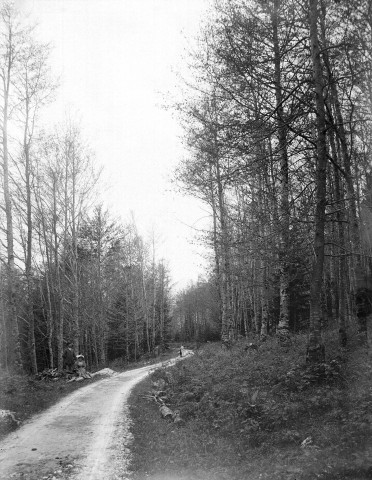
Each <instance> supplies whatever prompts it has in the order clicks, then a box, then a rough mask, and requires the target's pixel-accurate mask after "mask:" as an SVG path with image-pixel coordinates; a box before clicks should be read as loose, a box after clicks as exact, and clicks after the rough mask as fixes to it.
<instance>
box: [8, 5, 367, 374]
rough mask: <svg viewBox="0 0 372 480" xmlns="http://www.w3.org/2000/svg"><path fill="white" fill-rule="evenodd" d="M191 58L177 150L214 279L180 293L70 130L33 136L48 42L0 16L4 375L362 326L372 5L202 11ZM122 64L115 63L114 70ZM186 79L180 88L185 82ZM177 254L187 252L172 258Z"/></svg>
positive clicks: (44, 99) (22, 23) (315, 347)
mask: <svg viewBox="0 0 372 480" xmlns="http://www.w3.org/2000/svg"><path fill="white" fill-rule="evenodd" d="M212 4H213V6H212V7H211V10H210V14H209V16H208V19H207V20H205V22H204V24H203V26H202V29H201V31H200V35H199V39H198V43H197V47H196V48H195V50H194V51H192V52H190V55H189V64H190V66H189V74H188V75H186V79H185V78H184V79H183V80H182V85H183V87H182V100H177V101H176V102H175V104H174V105H173V107H174V108H175V110H176V112H177V115H178V117H179V120H180V122H181V124H182V125H183V127H184V132H185V135H184V143H185V146H186V149H187V152H188V153H187V155H186V157H185V158H184V159H183V160H182V161H181V162H180V164H179V166H178V168H177V171H176V174H175V177H176V181H177V183H178V185H179V186H180V187H181V188H182V190H184V191H185V192H186V193H187V194H189V195H193V196H195V197H197V198H198V199H200V200H201V201H202V202H203V203H204V205H205V207H206V208H208V210H209V212H210V215H211V219H212V221H211V228H210V230H209V231H203V232H201V233H200V235H199V241H200V242H202V243H203V244H204V245H207V246H208V247H209V248H210V252H211V262H210V263H211V268H210V272H209V274H208V275H206V276H207V278H206V279H200V281H198V282H197V283H196V284H192V285H190V286H189V287H188V288H186V289H185V290H184V291H181V292H179V293H178V294H177V295H174V294H172V292H171V280H170V277H169V272H168V269H167V265H166V262H165V261H164V260H161V261H159V260H158V259H157V255H156V242H155V241H154V240H150V241H146V240H145V239H144V238H142V237H141V235H139V233H138V232H137V229H136V225H135V222H134V221H133V220H131V221H128V222H126V223H124V224H123V223H122V222H121V221H118V220H115V219H114V218H112V216H111V215H110V212H108V211H107V210H105V208H104V207H103V205H102V203H100V202H99V201H97V199H98V198H99V195H98V194H97V192H98V191H99V182H100V180H99V167H98V166H97V165H96V163H95V161H94V155H93V154H92V152H91V150H90V148H89V145H87V144H86V142H85V141H84V138H83V136H82V134H81V132H80V130H79V128H78V127H77V125H76V124H74V122H72V121H68V122H66V123H65V124H64V125H58V126H55V127H53V128H51V129H49V130H46V129H45V128H41V124H39V118H40V116H41V113H42V111H43V109H45V108H47V106H48V104H50V103H51V102H53V97H54V93H55V90H56V89H57V88H58V86H57V84H56V82H55V81H54V80H53V74H52V72H51V71H50V68H49V65H48V58H49V54H50V50H49V48H50V47H49V46H48V45H44V44H42V43H40V42H39V41H38V40H37V34H36V33H37V31H36V30H37V29H35V27H31V26H29V25H28V23H27V21H26V20H24V19H23V18H22V16H21V15H20V14H19V13H18V12H17V11H16V10H15V8H14V7H13V6H11V5H10V4H7V3H5V4H3V5H2V7H1V10H0V79H1V82H0V92H1V93H0V102H1V108H0V129H1V135H0V137H1V145H0V152H1V168H0V172H1V183H0V188H1V192H0V193H1V198H2V199H3V201H2V209H1V211H0V226H1V232H0V240H1V244H0V260H1V264H0V302H1V306H0V310H1V319H0V364H1V367H2V368H7V369H10V368H11V369H18V370H23V371H29V372H32V373H36V372H37V371H38V370H40V369H42V368H44V367H50V368H54V367H57V368H59V369H62V366H63V360H62V353H63V350H64V349H65V347H66V344H67V342H73V344H74V349H75V351H76V352H79V353H84V355H85V356H86V358H87V361H88V365H90V366H94V365H96V366H98V365H101V364H105V363H106V362H107V361H108V360H113V359H115V358H118V357H120V358H124V359H125V360H126V361H129V360H136V359H138V358H140V357H141V356H142V355H143V354H152V353H154V351H156V349H157V348H156V347H157V346H160V347H161V348H166V345H167V343H168V342H169V341H170V340H171V339H175V340H177V341H182V342H185V341H189V340H190V341H191V340H192V341H195V340H196V341H207V340H218V339H221V340H222V341H223V342H224V344H225V345H227V346H229V345H230V344H231V343H232V342H234V341H235V340H236V339H237V338H238V337H239V336H249V335H251V334H256V335H259V336H260V337H261V338H262V339H264V338H265V337H266V336H267V335H269V334H270V335H276V336H277V337H278V339H279V341H280V342H281V343H283V344H284V345H288V344H289V343H290V341H291V340H290V334H291V332H298V331H307V332H309V343H308V351H307V357H308V359H309V360H311V361H319V360H322V359H323V357H324V348H323V344H322V329H325V328H328V327H331V328H337V330H338V331H339V335H340V341H341V342H342V343H343V344H345V342H346V341H347V332H348V326H350V325H352V324H355V323H356V322H357V321H358V319H359V327H360V328H361V329H363V328H364V329H366V328H367V327H366V324H365V322H364V321H363V319H364V318H365V316H366V315H368V314H369V313H371V312H370V303H371V296H370V294H371V290H372V285H371V282H370V275H371V261H370V258H371V246H372V245H371V242H372V237H371V235H372V210H371V208H372V194H371V187H372V171H371V148H372V137H371V113H372V70H371V67H372V6H371V2H370V1H369V0H353V1H350V0H298V1H293V0H215V1H214V2H212ZM118 61H120V60H118ZM190 79H191V80H190ZM180 254H182V252H181V253H180Z"/></svg>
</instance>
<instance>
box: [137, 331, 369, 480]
mask: <svg viewBox="0 0 372 480" xmlns="http://www.w3.org/2000/svg"><path fill="white" fill-rule="evenodd" d="M325 344H326V352H327V359H326V362H325V363H324V364H321V365H317V366H309V365H306V364H305V363H304V357H305V355H304V352H305V351H306V337H305V336H301V335H297V336H296V337H295V338H293V342H292V346H291V347H290V348H288V349H286V350H284V349H283V348H282V347H280V346H278V345H277V342H276V340H275V339H269V340H268V341H267V342H265V343H262V344H261V345H260V346H259V348H258V349H257V350H255V349H248V350H246V349H245V346H246V342H241V343H240V344H237V345H235V346H234V347H233V348H231V349H230V350H224V349H223V348H222V346H221V345H220V344H208V345H206V346H205V348H203V349H201V350H200V351H198V352H197V353H196V354H195V355H194V356H193V357H191V358H189V359H187V360H185V361H182V362H178V363H177V364H176V365H175V366H174V367H172V368H171V369H165V368H163V369H159V370H157V371H156V372H155V373H154V374H153V378H152V381H156V380H159V379H160V378H162V379H163V380H164V381H165V384H166V387H165V391H166V396H165V399H166V402H167V405H168V406H169V407H170V408H171V409H172V410H177V411H179V414H180V416H181V418H182V419H183V424H181V426H180V427H175V426H174V425H173V424H170V426H169V428H170V432H174V431H176V432H178V434H179V435H180V436H181V437H182V436H186V437H188V438H190V439H193V443H194V444H195V448H194V450H195V451H194V453H193V454H192V455H193V463H194V467H195V469H196V470H197V469H198V468H203V465H204V467H206V466H207V469H210V465H211V464H213V460H212V459H214V465H215V466H217V465H219V464H221V468H222V466H224V467H226V465H230V466H231V467H230V470H229V471H228V472H226V471H225V470H226V468H225V470H224V471H225V473H224V474H222V473H221V472H220V473H219V474H214V477H210V478H216V479H217V478H231V479H232V478H236V479H239V478H247V479H248V478H252V479H256V478H273V479H274V478H278V479H279V478H286V479H290V478H293V479H296V480H298V479H300V478H301V479H305V478H306V479H307V478H309V479H310V478H311V479H312V478H324V479H326V478H329V479H331V478H343V477H337V476H336V477H331V476H329V477H326V476H324V475H325V474H326V473H327V475H336V474H338V473H337V472H340V471H341V472H342V471H345V472H346V469H347V468H349V469H350V468H351V470H352V471H354V473H355V472H357V470H358V469H359V471H360V472H362V473H358V475H359V476H357V473H355V475H356V476H355V478H372V473H371V474H370V473H368V472H369V470H368V469H369V468H370V466H371V465H372V452H370V451H368V452H366V447H365V446H366V442H367V439H368V438H369V435H370V419H371V416H370V413H369V412H370V411H371V407H372V401H371V391H370V388H369V379H368V373H369V371H368V365H370V363H369V362H368V361H367V360H368V359H367V356H366V349H365V347H364V346H363V345H360V344H359V343H358V338H357V336H356V334H354V337H353V338H352V341H351V343H350V349H349V350H345V349H343V350H340V349H339V347H338V344H337V335H336V334H335V333H334V332H329V333H328V334H326V337H325ZM363 368H364V371H363ZM356 381H357V382H356ZM356 383H357V384H356ZM148 403H149V401H148V400H147V404H148ZM141 405H142V407H141V408H142V413H143V408H145V409H146V408H147V409H148V408H153V407H149V406H148V405H147V406H146V404H145V406H144V403H143V402H142V403H141ZM152 414H153V411H152ZM161 421H162V422H164V423H166V422H165V420H161ZM144 428H145V430H146V426H144ZM134 433H135V434H136V427H135V426H134ZM147 433H148V432H147ZM146 436H147V438H148V434H147V435H146ZM173 436H174V433H170V435H169V437H170V438H172V437H173ZM163 437H164V438H163V439H162V443H163V441H164V442H165V444H166V443H167V435H166V434H164V435H163ZM135 438H136V436H135ZM172 445H173V447H174V442H173V443H172ZM163 448H164V449H165V450H166V448H167V447H166V446H164V445H163ZM188 448H190V447H188ZM155 450H156V446H155ZM181 450H182V448H180V452H181ZM201 452H202V453H201ZM153 454H154V450H153ZM177 455H178V457H180V458H181V457H182V456H183V457H184V456H185V454H184V453H183V454H182V453H179V454H177ZM177 455H176V457H177ZM158 457H159V458H160V459H161V458H162V454H161V453H160V454H159V455H158ZM222 459H223V460H222ZM289 459H290V462H289ZM174 461H175V462H176V463H177V461H176V460H175V459H174ZM262 462H263V464H264V468H263V467H262V468H261V467H260V465H261V463H262ZM268 462H269V465H267V463H268ZM155 463H156V462H155ZM183 463H184V462H183ZM160 464H161V461H160ZM297 464H298V465H297ZM180 465H181V466H182V461H181V464H180ZM239 465H240V466H239ZM137 467H138V463H137ZM137 467H136V468H137ZM147 468H150V467H149V466H147ZM182 468H184V467H182ZM252 468H254V473H252V471H253V470H252ZM291 469H292V471H291ZM353 469H354V470H353ZM150 470H151V468H150ZM233 471H235V473H233ZM268 471H269V472H271V473H267V472H268ZM243 472H245V473H243ZM247 472H250V473H247ZM257 472H260V473H257ZM363 472H367V473H363ZM371 472H372V471H371ZM189 474H190V472H189ZM318 474H319V475H320V474H322V475H323V476H322V477H316V476H315V475H318ZM224 475H226V476H224ZM229 475H230V477H229ZM234 475H235V476H234ZM242 475H244V476H242ZM247 475H250V476H247ZM252 475H253V476H252ZM254 475H257V476H254ZM258 475H261V477H259V476H258ZM265 475H269V476H265ZM270 475H272V476H270ZM291 475H292V476H291ZM306 475H310V476H306ZM360 475H362V476H360ZM363 475H364V476H363ZM368 475H370V476H368ZM190 478H194V477H190ZM195 478H198V477H195ZM201 478H202V477H201ZM205 478H209V477H205ZM345 478H350V477H346V476H345Z"/></svg>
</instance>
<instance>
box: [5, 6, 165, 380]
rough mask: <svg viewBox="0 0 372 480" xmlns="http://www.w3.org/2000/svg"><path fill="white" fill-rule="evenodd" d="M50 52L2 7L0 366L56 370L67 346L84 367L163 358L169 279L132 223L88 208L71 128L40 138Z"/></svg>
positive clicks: (98, 207)
mask: <svg viewBox="0 0 372 480" xmlns="http://www.w3.org/2000/svg"><path fill="white" fill-rule="evenodd" d="M49 55H50V48H49V46H48V45H45V44H42V43H40V42H39V41H38V40H37V29H36V28H35V27H32V26H29V25H28V23H27V21H26V20H25V19H24V18H23V17H22V16H21V15H20V13H19V12H17V10H16V9H15V8H14V7H13V6H12V5H11V4H8V3H5V4H2V7H1V10H0V79H1V82H0V91H1V96H0V98H1V100H0V101H1V108H0V128H1V135H0V136H1V187H0V188H1V197H2V199H3V201H2V202H1V206H2V208H1V211H0V226H1V233H0V240H1V244H0V260H1V264H0V310H1V318H0V365H1V367H2V368H5V369H16V370H20V371H26V372H32V373H36V372H37V371H40V370H41V369H43V368H45V367H49V368H58V369H60V370H62V368H63V358H62V355H63V351H64V350H65V348H66V345H67V343H69V342H72V343H73V344H74V350H75V352H76V354H77V353H83V354H84V355H85V357H86V359H87V362H88V365H89V366H98V365H101V364H105V363H106V362H107V361H108V360H112V359H115V358H118V357H121V358H123V359H125V360H126V361H130V360H136V359H138V358H139V357H140V356H141V355H143V354H145V353H147V354H150V353H152V352H153V351H154V349H155V346H157V345H159V346H164V345H165V344H166V342H167V341H168V340H169V339H168V335H169V332H170V327H169V323H170V279H169V274H168V269H167V266H166V263H165V261H163V260H161V261H159V260H158V259H157V251H156V249H157V247H156V241H155V239H154V237H155V234H154V235H153V239H152V240H151V239H150V240H149V241H145V240H144V239H143V238H142V237H141V236H140V235H139V233H138V232H137V229H136V225H135V222H134V220H130V221H128V222H127V223H124V224H123V223H122V222H119V221H118V220H115V219H113V218H112V217H111V215H110V213H109V212H108V211H107V210H105V208H104V207H103V206H102V204H101V203H99V200H97V199H99V194H98V192H99V187H100V186H99V167H98V166H97V165H96V163H95V161H94V155H93V153H92V152H91V150H90V148H89V145H87V144H86V142H85V141H84V138H83V136H82V134H81V132H80V130H79V128H78V127H77V125H76V124H74V122H73V121H71V120H68V121H66V122H65V124H64V125H58V126H55V127H51V128H50V130H46V129H45V128H42V127H41V126H40V125H41V123H40V122H39V118H40V116H41V113H42V111H43V109H45V108H47V106H48V104H49V103H50V102H52V101H53V95H54V92H55V90H56V88H57V85H56V82H55V81H54V80H53V74H52V72H51V71H50V68H49V65H48V59H49Z"/></svg>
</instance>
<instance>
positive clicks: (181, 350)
mask: <svg viewBox="0 0 372 480" xmlns="http://www.w3.org/2000/svg"><path fill="white" fill-rule="evenodd" d="M183 349H184V347H183V345H181V348H180V357H182V356H183Z"/></svg>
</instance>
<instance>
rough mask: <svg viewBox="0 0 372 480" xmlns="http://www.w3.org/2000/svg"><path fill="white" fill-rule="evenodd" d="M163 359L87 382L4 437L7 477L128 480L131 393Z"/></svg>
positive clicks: (1, 451) (1, 456) (2, 473)
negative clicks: (87, 383)
mask: <svg viewBox="0 0 372 480" xmlns="http://www.w3.org/2000/svg"><path fill="white" fill-rule="evenodd" d="M159 365H161V364H159ZM159 365H151V366H146V367H143V368H138V369H135V370H131V371H127V372H123V373H119V374H117V375H114V376H113V377H110V378H107V379H104V380H101V381H99V382H96V383H92V384H90V385H88V386H86V387H82V388H80V389H78V390H76V391H75V392H74V393H72V394H71V395H69V396H68V397H65V398H64V399H62V400H61V401H60V402H59V403H57V404H56V405H54V406H53V407H51V408H49V409H48V410H46V411H45V412H43V413H41V414H39V415H36V416H35V417H33V418H32V419H31V420H30V421H28V422H27V423H25V424H24V425H23V426H22V427H20V428H19V429H18V430H16V431H15V432H13V433H11V434H10V435H8V436H7V437H6V438H5V439H4V440H3V441H2V442H1V443H0V478H1V480H8V479H9V480H11V479H12V480H13V479H18V478H19V479H22V480H43V479H48V480H49V479H53V480H57V479H71V480H115V479H118V478H120V479H123V480H124V479H125V478H126V476H127V472H128V465H129V460H130V450H129V446H130V442H131V433H130V429H129V427H130V419H129V416H128V406H127V398H128V396H129V393H130V391H131V389H132V387H133V386H134V385H135V384H136V383H138V382H139V381H140V380H142V379H143V378H144V377H145V376H146V375H147V374H148V372H149V371H150V370H153V369H154V368H156V367H157V366H159Z"/></svg>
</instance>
